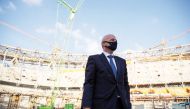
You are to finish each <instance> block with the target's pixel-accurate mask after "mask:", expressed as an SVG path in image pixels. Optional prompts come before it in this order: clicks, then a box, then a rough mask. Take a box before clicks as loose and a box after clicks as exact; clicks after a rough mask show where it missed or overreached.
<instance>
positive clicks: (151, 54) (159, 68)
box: [0, 45, 190, 109]
mask: <svg viewBox="0 0 190 109" xmlns="http://www.w3.org/2000/svg"><path fill="white" fill-rule="evenodd" d="M118 55H119V56H121V57H123V58H125V59H126V62H127V69H128V76H129V84H130V88H131V90H130V93H131V102H132V104H133V107H134V108H135V107H136V108H140V107H144V108H145V109H152V108H162V109H166V108H172V107H175V106H177V107H180V106H181V107H180V108H184V107H188V106H189V104H188V103H189V99H190V81H189V77H190V73H189V68H190V45H184V46H176V47H172V48H165V49H157V50H147V51H142V52H128V53H125V54H118ZM87 58H88V55H86V54H70V53H62V52H60V51H59V50H57V51H55V52H54V53H52V54H48V53H44V52H38V51H30V50H25V49H23V48H15V47H9V46H3V45H1V46H0V59H1V64H0V69H1V79H0V80H1V82H0V83H1V88H0V92H1V96H0V99H1V102H0V103H1V108H2V109H17V108H18V109H31V108H37V107H39V106H52V105H53V107H55V108H56V109H62V108H63V107H65V105H66V106H67V105H69V106H70V107H75V109H79V108H80V105H81V104H80V103H81V96H82V90H83V87H82V86H83V83H84V69H85V65H86V60H87ZM147 75H148V77H147ZM168 77H169V79H168ZM136 108H135V109H136Z"/></svg>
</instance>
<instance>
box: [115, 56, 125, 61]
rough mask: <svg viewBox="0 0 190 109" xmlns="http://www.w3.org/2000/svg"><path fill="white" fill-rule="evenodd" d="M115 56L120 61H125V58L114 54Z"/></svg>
mask: <svg viewBox="0 0 190 109" xmlns="http://www.w3.org/2000/svg"><path fill="white" fill-rule="evenodd" d="M115 58H117V59H118V60H121V61H125V59H124V58H122V57H119V56H115Z"/></svg>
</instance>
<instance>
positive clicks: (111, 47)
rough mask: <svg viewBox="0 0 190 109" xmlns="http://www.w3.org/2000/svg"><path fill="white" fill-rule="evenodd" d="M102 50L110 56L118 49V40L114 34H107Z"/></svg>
mask: <svg viewBox="0 0 190 109" xmlns="http://www.w3.org/2000/svg"><path fill="white" fill-rule="evenodd" d="M102 48H103V50H104V51H105V52H108V53H110V54H112V53H113V51H115V49H116V48H117V39H116V37H115V36H114V35H113V34H107V35H105V36H104V37H103V38H102Z"/></svg>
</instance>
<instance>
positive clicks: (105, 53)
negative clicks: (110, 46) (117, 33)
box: [103, 51, 114, 57]
mask: <svg viewBox="0 0 190 109" xmlns="http://www.w3.org/2000/svg"><path fill="white" fill-rule="evenodd" d="M103 53H104V55H105V56H106V57H108V56H109V55H112V56H114V54H109V53H108V52H105V51H103Z"/></svg>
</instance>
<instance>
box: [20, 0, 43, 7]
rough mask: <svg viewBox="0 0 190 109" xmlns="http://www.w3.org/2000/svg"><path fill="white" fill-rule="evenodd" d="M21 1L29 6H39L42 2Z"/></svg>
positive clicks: (40, 0) (37, 0)
mask: <svg viewBox="0 0 190 109" xmlns="http://www.w3.org/2000/svg"><path fill="white" fill-rule="evenodd" d="M22 1H23V2H24V3H26V4H27V5H29V6H39V5H41V3H42V0H22Z"/></svg>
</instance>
